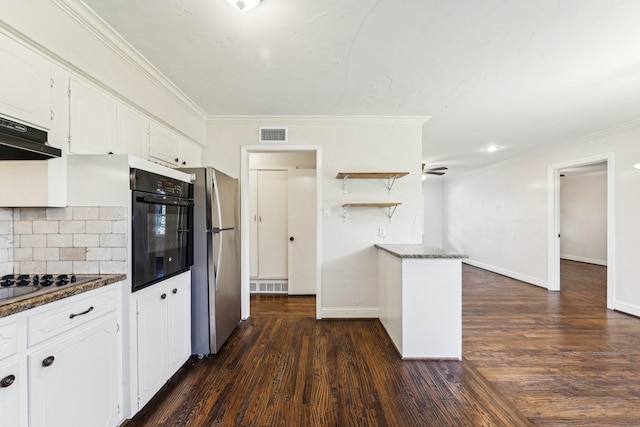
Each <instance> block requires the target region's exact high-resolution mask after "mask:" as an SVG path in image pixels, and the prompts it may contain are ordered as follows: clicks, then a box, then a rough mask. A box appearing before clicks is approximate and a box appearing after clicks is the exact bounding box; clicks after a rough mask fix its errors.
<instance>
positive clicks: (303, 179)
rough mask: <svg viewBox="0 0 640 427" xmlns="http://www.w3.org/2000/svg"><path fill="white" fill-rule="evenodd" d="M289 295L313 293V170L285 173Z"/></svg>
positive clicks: (314, 210)
mask: <svg viewBox="0 0 640 427" xmlns="http://www.w3.org/2000/svg"><path fill="white" fill-rule="evenodd" d="M288 185H289V191H288V193H289V194H288V196H289V197H288V217H289V221H288V222H289V224H288V229H289V295H315V294H316V217H317V206H316V203H317V198H316V171H315V170H312V169H298V170H290V171H289V176H288Z"/></svg>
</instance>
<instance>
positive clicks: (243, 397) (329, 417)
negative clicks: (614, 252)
mask: <svg viewBox="0 0 640 427" xmlns="http://www.w3.org/2000/svg"><path fill="white" fill-rule="evenodd" d="M605 283H606V267H599V266H592V265H588V264H581V263H575V262H570V261H563V262H562V284H561V286H562V291H561V292H560V293H550V292H548V291H546V290H544V289H541V288H537V287H535V286H531V285H527V284H524V283H522V282H518V281H516V280H512V279H509V278H506V277H504V276H499V275H497V274H493V273H490V272H487V271H484V270H481V269H477V268H474V267H470V266H466V265H465V266H464V267H463V361H462V362H451V361H449V362H437V361H402V360H400V359H399V357H398V355H397V353H396V352H395V349H394V348H393V346H392V344H391V342H390V340H389V339H388V337H387V335H386V333H385V331H384V329H383V328H382V326H381V324H380V323H379V322H378V321H377V320H321V321H317V320H315V319H314V318H313V314H314V311H313V310H314V309H315V304H314V303H313V302H312V301H311V302H310V300H309V299H308V298H304V297H295V298H291V299H286V298H282V297H280V298H262V296H261V297H260V298H254V299H253V300H252V301H251V303H252V311H253V312H254V314H255V315H254V316H252V317H251V318H250V319H249V320H248V321H246V322H243V323H242V324H241V325H240V327H239V328H238V329H237V330H236V331H235V332H234V333H233V334H232V336H231V338H230V339H229V341H228V342H227V343H226V344H225V346H224V347H223V349H222V351H221V352H220V354H219V355H218V356H212V357H209V358H205V359H203V360H197V359H191V360H190V361H189V362H187V364H185V366H184V367H183V368H182V369H181V370H180V371H179V372H178V373H177V374H176V375H175V376H174V378H173V379H172V380H171V381H170V382H169V383H168V384H167V385H166V386H165V387H164V388H163V389H162V390H161V392H160V393H159V394H158V395H157V396H156V397H155V398H154V399H153V400H152V401H151V402H150V403H149V404H148V405H147V406H146V407H145V408H144V409H143V410H142V411H141V412H140V413H139V414H138V415H137V416H136V417H135V418H134V419H133V420H131V421H129V422H128V423H127V424H126V426H127V427H134V426H160V425H162V426H187V425H188V426H528V425H540V426H561V425H562V426H564V425H580V426H589V425H593V426H602V425H639V424H640V369H638V368H639V367H640V319H638V318H635V317H632V316H627V315H624V314H621V313H617V312H613V311H609V310H606V285H605ZM298 298H300V299H298ZM298 302H299V303H300V304H301V305H304V306H305V307H306V308H300V309H299V313H300V314H299V315H292V313H295V312H296V310H297V309H295V308H294V307H293V306H295V305H296V303H298ZM282 305H284V306H285V307H288V308H287V309H286V310H284V312H283V313H281V314H277V313H274V307H277V306H282ZM310 307H313V308H311V309H310ZM275 311H276V312H277V310H275ZM304 316H308V317H304Z"/></svg>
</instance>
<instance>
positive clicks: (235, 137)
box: [203, 117, 424, 317]
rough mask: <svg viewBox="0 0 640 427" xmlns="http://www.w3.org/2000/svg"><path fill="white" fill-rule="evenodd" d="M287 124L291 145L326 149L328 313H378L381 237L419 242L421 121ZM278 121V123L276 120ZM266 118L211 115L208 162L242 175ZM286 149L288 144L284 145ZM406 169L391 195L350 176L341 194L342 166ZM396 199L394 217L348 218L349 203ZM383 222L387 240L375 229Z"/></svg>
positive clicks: (382, 213)
mask: <svg viewBox="0 0 640 427" xmlns="http://www.w3.org/2000/svg"><path fill="white" fill-rule="evenodd" d="M275 120H276V121H277V125H278V126H280V125H284V126H288V128H289V144H291V145H310V146H320V147H321V162H322V163H321V168H322V176H321V179H322V191H323V194H322V200H323V201H322V205H323V206H321V207H320V208H321V209H322V212H324V210H325V209H329V211H330V216H328V217H323V218H322V245H323V251H322V254H321V257H322V285H321V286H322V301H321V302H320V303H321V306H322V308H323V311H322V313H323V314H322V316H323V317H332V316H334V317H351V316H362V317H370V316H374V317H375V316H377V307H378V298H377V294H378V288H377V267H376V265H377V264H376V263H377V257H376V249H375V248H374V247H373V245H374V244H375V243H379V242H383V241H385V242H387V243H390V242H398V243H420V242H421V236H422V226H423V212H424V205H423V197H422V189H421V185H422V184H421V171H420V158H421V155H422V141H421V139H422V124H421V122H419V121H416V120H413V121H401V120H396V121H393V120H392V119H378V120H371V119H369V120H357V119H351V120H349V119H329V118H326V119H316V120H314V119H304V120H303V119H296V118H290V119H287V118H282V117H278V118H277V119H275ZM274 123H275V122H274ZM269 125H273V123H272V122H271V121H270V120H269V119H262V120H257V119H256V120H249V119H245V120H240V119H238V120H228V121H224V120H211V121H210V122H209V125H208V128H207V135H208V139H209V140H208V149H207V150H206V151H205V155H204V159H203V160H204V164H210V165H212V166H214V167H216V168H219V169H221V170H222V171H223V172H225V173H227V174H229V175H231V176H235V177H238V176H239V174H240V147H241V146H251V145H252V146H255V145H257V144H258V127H259V126H269ZM283 148H286V147H285V146H283ZM358 171H407V172H410V175H408V176H406V177H404V178H400V179H398V180H397V181H396V183H395V185H394V187H393V190H392V192H391V195H388V194H387V188H386V185H387V182H386V180H349V181H348V184H347V194H346V195H343V194H342V180H338V179H336V178H335V177H336V174H337V173H338V172H358ZM365 201H369V202H372V201H378V202H381V201H399V202H401V203H402V205H401V206H398V208H397V210H396V213H395V215H394V217H393V219H392V221H391V223H389V219H388V216H387V210H386V209H384V208H352V209H351V210H350V211H349V218H348V219H347V222H346V223H343V219H342V207H341V205H342V204H343V203H346V202H365ZM380 226H382V227H385V228H386V233H387V237H386V239H385V240H383V239H382V238H380V237H378V227H380Z"/></svg>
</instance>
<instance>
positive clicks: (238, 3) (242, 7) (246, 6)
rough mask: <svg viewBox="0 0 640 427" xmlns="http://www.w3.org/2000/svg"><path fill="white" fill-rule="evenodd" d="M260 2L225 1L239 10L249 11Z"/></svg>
mask: <svg viewBox="0 0 640 427" xmlns="http://www.w3.org/2000/svg"><path fill="white" fill-rule="evenodd" d="M260 1H261V0H227V3H229V4H230V5H231V6H233V7H235V8H236V9H240V10H249V9H253V8H254V7H256V6H257V5H258V4H260Z"/></svg>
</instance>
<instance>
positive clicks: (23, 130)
mask: <svg viewBox="0 0 640 427" xmlns="http://www.w3.org/2000/svg"><path fill="white" fill-rule="evenodd" d="M61 155H62V151H61V150H60V149H59V148H55V147H52V146H50V145H47V132H45V131H43V130H40V129H35V128H32V127H30V126H27V125H23V124H21V123H17V122H13V121H11V120H7V119H4V118H2V117H0V160H49V159H55V158H57V157H60V156H61Z"/></svg>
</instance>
